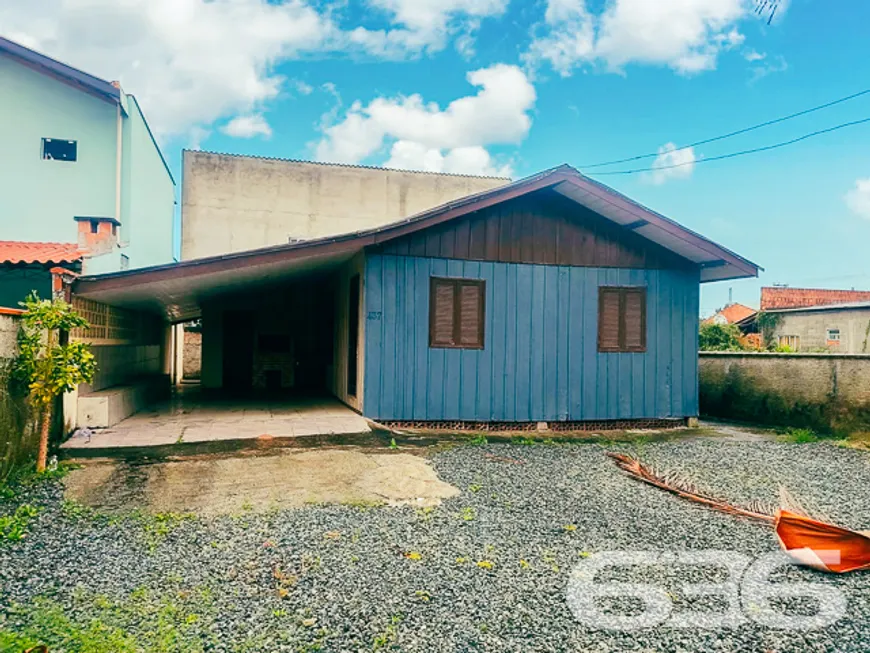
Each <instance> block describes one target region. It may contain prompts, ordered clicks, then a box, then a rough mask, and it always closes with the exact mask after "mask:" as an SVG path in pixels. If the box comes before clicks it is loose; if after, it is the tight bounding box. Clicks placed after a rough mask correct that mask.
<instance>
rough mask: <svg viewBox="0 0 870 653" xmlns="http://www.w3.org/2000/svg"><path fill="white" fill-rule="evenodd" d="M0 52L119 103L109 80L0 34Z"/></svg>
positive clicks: (117, 89)
mask: <svg viewBox="0 0 870 653" xmlns="http://www.w3.org/2000/svg"><path fill="white" fill-rule="evenodd" d="M0 53H6V54H8V55H10V56H11V57H13V58H15V59H17V60H18V61H20V62H21V63H23V64H25V65H26V66H29V67H30V68H33V69H34V70H36V71H38V72H40V73H42V74H44V75H48V76H49V77H54V78H55V79H58V80H60V81H62V82H64V83H65V84H68V85H70V86H72V87H73V88H77V89H79V90H81V91H84V92H85V93H88V94H90V95H94V96H96V97H98V98H99V99H101V100H104V101H106V102H111V103H113V104H120V103H121V90H120V89H119V88H118V87H117V86H115V85H114V84H112V83H111V82H107V81H106V80H104V79H100V78H99V77H94V76H93V75H90V74H88V73H86V72H84V71H83V70H79V69H78V68H73V67H72V66H70V65H68V64H65V63H63V62H61V61H58V60H57V59H52V58H51V57H49V56H47V55H44V54H41V53H39V52H37V51H36V50H31V49H30V48H26V47H24V46H23V45H21V44H20V43H16V42H15V41H10V40H9V39H7V38H4V37H2V36H0Z"/></svg>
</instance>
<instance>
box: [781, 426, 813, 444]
mask: <svg viewBox="0 0 870 653" xmlns="http://www.w3.org/2000/svg"><path fill="white" fill-rule="evenodd" d="M782 439H783V440H784V441H786V442H794V443H795V444H807V443H809V442H818V441H819V434H818V433H816V432H815V431H813V430H812V429H789V430H788V431H786V432H785V435H784V436H782Z"/></svg>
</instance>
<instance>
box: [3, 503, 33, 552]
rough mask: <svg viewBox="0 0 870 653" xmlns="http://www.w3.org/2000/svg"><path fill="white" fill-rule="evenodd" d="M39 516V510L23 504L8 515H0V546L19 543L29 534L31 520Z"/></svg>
mask: <svg viewBox="0 0 870 653" xmlns="http://www.w3.org/2000/svg"><path fill="white" fill-rule="evenodd" d="M38 514H39V508H37V507H36V506H32V505H30V504H29V503H24V504H22V505H20V506H18V507H17V508H16V509H15V512H13V513H11V514H9V515H0V544H2V543H9V542H19V541H21V540H23V539H24V538H25V537H27V534H28V533H29V532H30V522H31V520H32V519H33V518H34V517H36V515H38Z"/></svg>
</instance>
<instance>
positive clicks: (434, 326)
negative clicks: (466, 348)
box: [429, 279, 456, 346]
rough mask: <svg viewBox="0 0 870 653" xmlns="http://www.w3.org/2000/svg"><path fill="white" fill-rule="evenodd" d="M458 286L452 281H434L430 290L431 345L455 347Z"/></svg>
mask: <svg viewBox="0 0 870 653" xmlns="http://www.w3.org/2000/svg"><path fill="white" fill-rule="evenodd" d="M455 293H456V286H455V284H453V283H452V282H451V281H447V280H443V279H432V285H431V288H430V295H431V301H430V316H429V320H430V323H429V327H430V328H429V333H430V336H429V339H430V344H431V345H441V346H445V345H446V346H450V345H454V344H455V341H454V340H453V323H454V314H455Z"/></svg>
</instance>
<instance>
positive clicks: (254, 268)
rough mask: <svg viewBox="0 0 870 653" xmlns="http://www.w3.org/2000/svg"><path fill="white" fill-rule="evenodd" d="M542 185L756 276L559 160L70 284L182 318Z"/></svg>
mask: <svg viewBox="0 0 870 653" xmlns="http://www.w3.org/2000/svg"><path fill="white" fill-rule="evenodd" d="M544 188H550V189H553V190H555V191H556V192H559V193H561V194H562V195H564V196H565V197H568V198H570V199H572V200H574V201H575V202H578V203H579V204H582V205H584V206H586V207H588V208H590V209H592V210H593V211H595V212H597V213H599V214H600V215H602V216H603V217H605V218H607V219H608V220H611V221H612V222H615V223H616V224H618V225H620V226H622V227H623V228H625V229H627V230H629V231H633V232H635V233H637V234H639V235H640V236H642V237H644V238H646V239H648V240H651V241H653V242H656V243H658V244H659V245H661V246H662V247H664V248H666V249H668V250H670V251H672V252H674V253H676V254H677V255H679V256H681V257H683V258H684V259H687V260H689V261H691V262H693V263H695V264H696V265H697V266H698V268H699V270H700V280H701V282H707V281H717V280H720V279H736V278H743V277H754V276H757V275H758V271H759V267H758V266H757V265H755V264H754V263H752V262H751V261H748V260H747V259H745V258H743V257H741V256H738V255H737V254H735V253H734V252H731V251H730V250H728V249H725V248H724V247H722V246H720V245H717V244H716V243H714V242H712V241H711V240H708V239H706V238H704V237H703V236H701V235H699V234H697V233H695V232H693V231H691V230H689V229H686V228H685V227H682V226H681V225H679V224H677V223H676V222H674V221H673V220H670V219H669V218H666V217H664V216H662V215H660V214H658V213H656V212H654V211H651V210H650V209H648V208H646V207H644V206H642V205H640V204H638V203H636V202H634V201H632V200H630V199H628V198H627V197H625V196H624V195H621V194H620V193H618V192H616V191H615V190H613V189H611V188H609V187H607V186H605V185H603V184H600V183H598V182H596V181H593V180H591V179H589V178H588V177H585V176H584V175H582V174H581V173H580V172H579V171H577V170H575V169H574V168H572V167H570V166H568V165H562V166H559V167H557V168H552V169H550V170H545V171H544V172H540V173H538V174H535V175H532V176H530V177H526V178H525V179H520V180H519V181H515V182H513V183H511V184H507V185H505V186H500V187H498V188H495V189H492V190H486V191H483V192H480V193H475V194H472V195H468V196H466V197H462V198H460V199H457V200H453V201H451V202H447V203H446V204H442V205H440V206H436V207H433V208H431V209H428V210H426V211H422V212H421V213H418V214H416V215H413V216H410V217H408V218H406V219H404V220H400V221H398V222H394V223H391V224H388V225H385V226H382V227H377V228H373V229H367V230H363V231H358V232H354V233H349V234H343V235H340V236H332V237H326V238H318V239H314V240H307V241H300V242H293V243H288V244H286V245H277V246H273V247H265V248H261V249H255V250H250V251H246V252H236V253H231V254H225V255H221V256H212V257H208V258H201V259H192V260H187V261H181V262H178V263H172V264H168V265H160V266H154V267H151V268H141V269H138V270H127V271H123V272H114V273H110V274H104V275H98V276H84V277H80V278H79V279H78V280H77V281H76V282H75V286H74V291H75V292H76V294H78V295H82V296H86V297H91V298H93V299H96V300H97V301H105V302H107V303H116V304H118V303H121V304H125V305H128V306H130V307H140V308H146V307H149V308H151V309H162V310H163V311H164V312H165V313H166V314H167V315H168V316H170V318H171V319H176V320H182V319H188V318H189V317H196V310H194V305H195V303H196V301H197V300H196V297H202V296H206V295H208V294H214V293H216V292H218V291H223V290H230V289H232V288H235V287H241V286H242V285H243V284H245V283H250V282H251V281H254V280H257V279H260V280H263V279H266V278H270V279H275V278H277V277H280V276H281V275H287V274H294V273H296V272H299V271H303V270H304V271H310V270H313V269H317V268H322V267H323V266H329V265H336V264H338V263H340V262H343V261H346V260H348V259H349V258H350V257H352V256H353V255H354V254H355V253H357V252H359V251H361V250H362V249H363V248H365V247H368V246H371V245H378V244H381V243H385V242H389V241H391V240H394V239H396V238H399V237H401V236H405V235H407V234H410V233H414V232H417V231H420V230H423V229H427V228H429V227H432V226H435V225H438V224H442V223H444V222H447V221H449V220H454V219H456V218H459V217H461V216H464V215H468V214H470V213H472V212H474V211H479V210H481V209H484V208H486V207H488V206H493V205H495V204H499V203H502V202H507V201H509V200H512V199H514V198H516V197H520V196H523V195H527V194H529V193H532V192H534V191H537V190H541V189H544ZM119 305H120V304H119Z"/></svg>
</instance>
